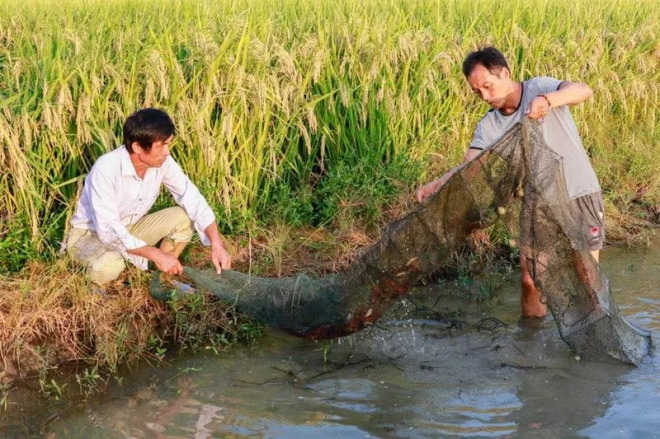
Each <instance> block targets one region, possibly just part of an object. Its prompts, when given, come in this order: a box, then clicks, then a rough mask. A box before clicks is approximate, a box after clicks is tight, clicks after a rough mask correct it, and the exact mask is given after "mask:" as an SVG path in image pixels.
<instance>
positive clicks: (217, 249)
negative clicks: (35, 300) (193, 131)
mask: <svg viewBox="0 0 660 439" xmlns="http://www.w3.org/2000/svg"><path fill="white" fill-rule="evenodd" d="M174 134H175V128H174V123H173V122H172V119H170V117H169V116H168V115H167V114H166V113H165V112H163V111H161V110H157V109H154V108H146V109H143V110H140V111H137V112H135V113H133V114H132V115H131V116H130V117H129V118H128V119H127V120H126V122H125V123H124V144H123V145H122V146H120V147H119V148H117V149H115V150H114V151H111V152H109V153H106V154H104V155H102V156H101V157H99V158H98V160H97V161H96V163H94V166H93V167H92V169H91V171H90V172H89V174H88V175H87V178H86V179H85V185H84V187H83V190H82V195H81V197H80V199H79V200H78V203H77V205H76V212H75V214H74V216H73V219H72V221H71V225H72V227H71V229H70V230H69V232H68V234H67V236H66V238H65V240H64V243H65V246H66V249H67V251H68V253H69V254H71V255H72V256H73V257H74V258H76V259H78V260H80V261H81V262H82V263H84V264H85V266H86V268H87V275H88V276H89V277H90V278H91V280H92V281H94V282H95V283H96V284H98V285H103V284H105V283H107V282H110V281H112V280H114V279H117V277H119V275H120V273H121V272H122V271H123V270H124V268H125V262H124V261H125V260H128V261H129V262H131V263H133V264H134V265H136V266H137V267H139V268H140V269H142V270H146V269H147V264H148V261H152V262H153V263H154V264H155V265H156V267H158V269H159V270H161V271H162V272H164V273H169V274H181V273H182V272H183V267H182V266H181V263H180V262H179V260H178V257H179V255H180V254H181V252H182V251H183V249H184V248H185V246H186V244H188V243H189V242H190V240H191V239H192V235H193V230H196V231H197V233H198V234H199V236H200V239H201V241H202V243H203V244H204V245H209V244H210V245H211V261H212V262H213V265H214V266H215V269H216V271H217V272H218V273H220V271H221V270H222V269H229V268H231V256H230V255H229V253H228V252H227V250H226V249H225V247H224V245H223V243H222V239H221V236H220V233H219V232H218V227H217V225H216V222H215V215H214V213H213V211H212V210H211V208H210V207H209V205H208V203H207V202H206V200H205V199H204V197H202V195H201V194H200V192H199V190H198V189H197V187H196V186H195V185H194V184H193V183H192V182H191V181H190V179H189V178H188V177H187V176H186V175H185V174H184V173H183V171H182V170H181V168H180V167H179V165H178V164H177V163H176V162H175V161H174V159H173V158H172V157H171V156H170V144H171V143H172V140H173V138H174ZM161 184H163V185H165V187H166V188H167V189H168V190H169V191H170V193H171V194H172V196H173V197H174V200H175V201H176V203H177V204H178V205H179V206H180V207H170V208H168V209H163V210H160V211H158V212H154V213H151V214H148V215H147V212H148V211H149V209H151V206H153V204H154V202H155V201H156V198H157V197H158V194H159V192H160V187H161ZM159 241H160V246H159V247H155V245H156V244H157V243H158V242H159Z"/></svg>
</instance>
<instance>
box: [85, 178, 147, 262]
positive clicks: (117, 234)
mask: <svg viewBox="0 0 660 439" xmlns="http://www.w3.org/2000/svg"><path fill="white" fill-rule="evenodd" d="M116 184H117V182H116V181H115V177H114V176H113V175H111V174H110V173H106V171H105V170H104V169H103V167H102V166H98V167H95V168H94V169H93V170H92V172H90V174H89V175H88V176H87V181H86V183H85V191H87V194H86V195H87V199H88V200H89V203H90V206H91V209H90V213H91V215H90V216H91V220H92V223H93V228H94V230H96V233H97V234H98V237H99V240H100V241H101V242H102V243H103V244H105V245H106V246H108V247H109V248H110V249H113V250H117V251H119V252H120V253H121V254H122V256H124V257H127V256H128V254H127V250H134V249H136V248H140V247H144V246H146V245H147V243H146V242H144V241H142V240H141V239H138V238H136V237H135V236H133V235H131V234H130V233H129V231H128V229H127V228H126V226H125V225H124V224H123V223H122V222H121V219H120V216H119V211H118V209H117V206H118V205H119V200H117V199H116V197H117V193H118V192H119V191H117V190H116V188H115V185H116Z"/></svg>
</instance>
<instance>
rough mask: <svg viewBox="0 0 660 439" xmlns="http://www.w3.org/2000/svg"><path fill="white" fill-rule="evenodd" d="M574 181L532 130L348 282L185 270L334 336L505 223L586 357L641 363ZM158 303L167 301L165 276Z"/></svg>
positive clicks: (360, 263)
mask: <svg viewBox="0 0 660 439" xmlns="http://www.w3.org/2000/svg"><path fill="white" fill-rule="evenodd" d="M564 181H565V180H564V176H563V167H562V160H561V157H558V156H557V155H556V154H555V153H554V152H553V151H552V150H551V149H550V148H548V147H547V146H546V144H545V142H544V140H543V136H542V134H541V130H540V127H539V124H538V122H536V121H532V120H526V121H524V122H521V123H519V124H517V125H515V126H514V127H513V128H511V129H510V130H509V131H508V132H507V133H506V134H505V135H504V136H503V137H502V138H501V139H500V140H499V141H498V142H496V143H495V144H494V145H493V146H492V147H490V148H489V149H487V150H485V151H483V152H482V153H481V154H480V155H479V157H478V158H477V159H476V160H474V161H471V162H469V163H466V164H465V165H464V166H462V167H461V168H459V170H458V172H456V173H455V174H454V175H453V176H452V177H451V178H450V179H449V180H448V181H447V183H446V184H445V185H444V186H443V187H442V188H441V190H440V191H439V192H438V193H437V194H436V195H434V196H433V197H432V198H430V199H429V201H428V202H427V203H425V204H424V205H423V206H421V207H419V208H418V209H416V210H415V211H413V212H411V213H409V214H408V215H406V216H405V217H403V218H401V219H399V220H398V221H395V222H393V223H392V224H390V225H389V226H388V227H387V228H386V229H385V230H384V231H383V233H382V236H381V239H380V240H379V241H378V242H377V243H376V244H375V245H373V246H371V247H369V248H368V249H366V250H365V251H364V252H363V253H362V255H361V256H360V257H359V258H358V259H357V260H356V262H354V263H353V264H352V265H351V266H350V268H349V269H348V270H347V271H346V272H344V273H341V274H335V275H330V276H326V277H324V278H321V279H314V278H310V277H308V276H305V275H302V274H300V275H297V276H292V277H286V278H264V277H258V276H252V275H249V274H244V273H239V272H236V271H231V270H225V271H223V273H222V274H221V275H217V274H216V273H215V272H214V271H212V270H197V269H194V268H190V267H185V269H184V270H185V273H186V274H187V275H188V276H189V277H190V278H191V279H192V280H193V282H194V283H195V284H196V285H197V286H198V287H202V288H204V289H207V290H208V291H210V292H212V293H213V294H215V295H216V296H217V297H218V298H219V299H220V300H222V301H224V302H226V303H228V304H233V305H235V307H236V309H237V310H238V311H239V312H241V313H244V314H246V315H248V316H251V317H253V318H255V319H259V320H262V321H264V322H266V323H267V324H268V325H270V326H272V327H275V328H278V329H281V330H283V331H286V332H289V333H291V334H295V335H298V336H302V337H306V338H309V339H326V338H333V337H339V336H343V335H347V334H350V333H353V332H355V331H359V330H360V329H363V328H365V327H367V326H370V325H372V324H373V323H374V322H375V321H376V320H378V319H379V318H380V317H381V316H382V315H383V312H384V311H385V310H386V308H387V307H388V306H389V305H391V304H392V303H393V302H395V301H396V300H398V299H399V298H400V297H401V296H402V295H404V294H406V293H407V292H408V291H410V288H411V287H412V286H414V285H415V284H417V283H418V282H420V281H421V280H422V279H424V278H427V277H428V276H429V275H431V274H433V273H439V272H447V271H449V270H451V268H452V267H453V266H454V265H455V264H456V255H457V254H458V252H459V250H460V249H461V248H463V247H464V245H465V243H466V238H467V237H468V235H470V234H471V233H472V232H473V231H474V230H475V229H482V228H486V227H488V226H490V225H492V224H493V223H494V222H495V221H498V220H501V221H503V222H504V224H505V225H506V227H507V228H508V230H509V232H510V233H511V236H513V237H517V245H519V247H520V251H521V252H522V253H523V254H524V255H525V256H526V258H527V260H528V264H529V269H530V273H531V274H532V277H533V278H534V281H535V283H536V286H537V287H538V288H539V290H540V291H542V293H543V296H544V298H545V300H546V301H547V306H548V308H549V309H550V311H551V312H552V314H553V316H554V320H555V322H556V324H557V327H558V329H559V332H560V334H561V337H562V338H563V339H564V341H565V342H566V343H567V344H568V345H569V346H570V347H571V348H572V349H573V350H574V351H576V352H577V353H579V354H581V355H583V356H585V357H587V358H592V359H605V358H615V359H618V360H621V361H624V362H628V363H633V364H637V363H639V362H640V361H641V360H642V359H643V358H644V357H645V356H646V355H648V353H649V351H650V349H651V338H650V335H649V334H648V333H647V332H645V331H642V330H640V329H637V328H635V327H634V326H632V325H631V324H630V323H628V322H627V321H626V320H625V319H624V318H623V317H622V316H621V315H620V313H619V311H618V309H617V307H616V305H615V303H614V301H613V300H612V296H611V294H610V288H609V283H608V280H607V278H606V277H605V275H604V274H603V273H602V271H601V268H600V266H599V265H598V263H597V262H596V261H595V260H594V259H593V257H592V255H591V253H590V251H589V246H588V242H587V241H586V239H587V238H586V237H585V236H584V232H583V225H582V218H581V216H580V215H581V214H580V213H579V211H578V210H577V209H575V208H574V207H573V205H572V203H571V200H570V199H569V196H568V194H567V192H566V189H565V183H564ZM512 241H513V242H515V241H516V240H512ZM151 294H152V296H154V297H156V298H160V299H163V298H166V297H168V289H167V288H165V287H164V286H163V284H162V283H161V281H160V276H159V275H158V274H156V275H155V276H154V278H153V281H152V286H151Z"/></svg>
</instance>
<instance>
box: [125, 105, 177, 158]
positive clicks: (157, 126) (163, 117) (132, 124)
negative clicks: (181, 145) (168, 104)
mask: <svg viewBox="0 0 660 439" xmlns="http://www.w3.org/2000/svg"><path fill="white" fill-rule="evenodd" d="M175 133H176V129H175V128H174V122H172V119H171V118H170V116H169V115H168V114H167V113H165V112H164V111H163V110H159V109H157V108H144V109H142V110H138V111H136V112H135V113H133V114H131V115H130V116H129V117H128V119H126V122H125V123H124V146H125V147H126V149H127V150H128V152H129V153H130V154H133V147H132V145H133V142H137V143H138V144H139V145H140V146H141V147H142V148H144V149H145V150H146V151H149V150H150V149H151V145H152V144H153V143H154V142H158V141H159V140H167V139H168V138H169V137H170V136H172V135H174V134H175Z"/></svg>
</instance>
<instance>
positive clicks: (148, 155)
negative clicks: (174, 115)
mask: <svg viewBox="0 0 660 439" xmlns="http://www.w3.org/2000/svg"><path fill="white" fill-rule="evenodd" d="M173 139H174V136H173V135H172V136H170V137H168V138H167V139H165V140H157V141H155V142H154V143H152V144H151V149H150V150H149V151H148V152H147V151H145V150H144V149H142V148H141V147H139V148H135V145H136V144H134V146H133V151H135V152H136V154H137V156H138V159H139V160H140V161H141V162H142V163H144V164H145V165H147V166H149V167H150V168H160V167H161V166H163V163H165V160H167V157H168V156H169V155H170V144H171V143H172V140H173Z"/></svg>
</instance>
